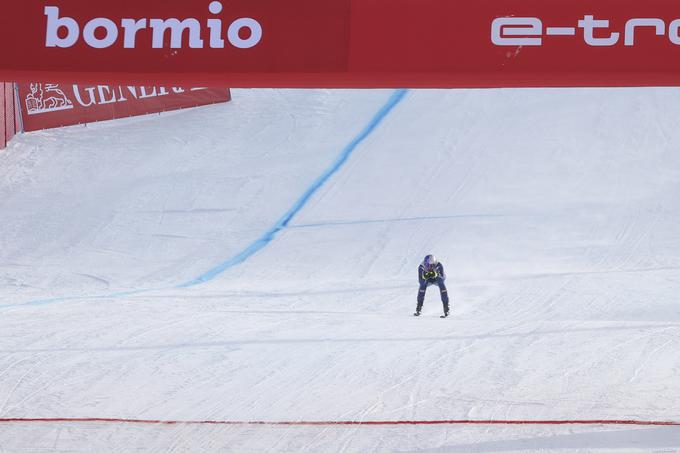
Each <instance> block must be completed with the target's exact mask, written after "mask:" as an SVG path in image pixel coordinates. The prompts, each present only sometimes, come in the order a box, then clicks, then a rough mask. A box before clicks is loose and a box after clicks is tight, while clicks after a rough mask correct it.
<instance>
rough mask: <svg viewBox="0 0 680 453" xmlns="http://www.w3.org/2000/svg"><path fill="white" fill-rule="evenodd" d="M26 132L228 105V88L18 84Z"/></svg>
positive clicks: (229, 96)
mask: <svg viewBox="0 0 680 453" xmlns="http://www.w3.org/2000/svg"><path fill="white" fill-rule="evenodd" d="M18 86H19V99H20V102H21V103H22V117H23V123H24V130H26V131H35V130H39V129H49V128H53V127H60V126H69V125H73V124H82V123H92V122H95V121H103V120H111V119H115V118H124V117H128V116H137V115H144V114H147V113H158V112H163V111H168V110H177V109H181V108H187V107H196V106H199V105H207V104H215V103H219V102H227V101H229V100H230V99H231V95H230V92H229V90H228V89H226V88H210V89H207V88H179V87H162V86H157V87H148V86H147V87H135V86H109V85H73V84H61V85H60V84H56V83H37V82H36V83H23V84H19V85H18Z"/></svg>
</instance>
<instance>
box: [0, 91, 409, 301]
mask: <svg viewBox="0 0 680 453" xmlns="http://www.w3.org/2000/svg"><path fill="white" fill-rule="evenodd" d="M407 93H408V90H405V89H401V90H396V91H395V92H394V93H392V95H391V96H390V98H389V99H388V100H387V102H386V103H385V105H383V106H382V107H381V108H380V110H378V112H377V113H376V114H375V115H374V116H373V118H372V119H371V120H370V122H369V123H368V124H367V125H366V126H365V127H364V129H363V130H362V131H361V132H360V133H359V134H358V135H357V136H356V137H354V139H352V141H351V142H350V143H349V144H348V145H347V146H345V148H343V150H342V152H341V153H340V155H339V156H338V157H337V158H336V160H335V161H334V162H333V163H332V164H331V166H330V167H328V168H327V169H326V170H325V171H324V172H323V173H322V174H321V176H319V177H318V178H317V179H316V180H315V181H314V182H313V183H312V185H311V186H310V187H309V188H308V189H307V190H306V191H305V192H304V193H303V194H302V196H300V198H298V200H297V201H296V202H295V203H294V204H293V206H292V207H291V208H290V209H289V210H288V211H287V212H286V213H285V214H284V215H283V217H281V218H280V219H279V221H278V222H276V224H275V225H274V226H273V227H272V228H271V229H270V230H269V231H267V232H266V233H264V234H263V235H262V236H261V237H260V238H259V239H257V240H256V241H255V242H253V243H252V244H250V245H249V246H248V247H246V248H245V249H244V250H243V251H241V252H239V253H238V254H237V255H235V256H233V257H231V258H230V259H229V260H227V261H225V262H223V263H221V264H219V265H217V266H215V267H214V268H212V269H210V270H209V271H208V272H206V273H204V274H202V275H200V276H199V277H197V278H195V279H193V280H191V281H188V282H186V283H183V284H181V285H177V286H174V287H169V288H152V289H138V290H129V291H122V292H116V293H110V294H100V295H95V296H61V297H53V298H49V299H37V300H31V301H27V302H23V303H17V304H7V305H0V309H2V308H11V307H21V306H24V307H25V306H31V305H45V304H51V303H57V302H67V301H77V300H92V299H114V298H119V297H125V296H132V295H137V294H143V293H149V292H153V291H163V290H164V289H173V288H189V287H191V286H196V285H200V284H202V283H206V282H209V281H210V280H213V279H214V278H215V277H217V276H218V275H220V274H221V273H223V272H224V271H226V270H227V269H229V268H231V267H233V266H236V265H238V264H241V263H243V262H244V261H246V260H247V259H248V258H250V257H251V256H253V255H254V254H255V253H257V252H258V251H260V250H261V249H263V248H264V247H266V246H267V245H268V244H269V243H270V242H271V241H273V240H274V238H275V237H276V235H277V233H279V232H280V231H281V230H283V229H284V228H287V227H288V226H289V223H290V222H291V220H293V218H294V217H295V216H296V215H297V214H298V213H299V212H300V211H301V210H302V208H303V207H304V206H305V205H306V204H307V202H308V201H309V200H310V199H311V198H312V196H314V194H315V193H316V192H317V191H318V190H319V189H320V188H321V187H322V186H323V185H324V184H325V183H326V182H327V181H328V180H329V179H330V178H331V177H332V176H333V175H334V174H335V173H337V171H338V170H340V168H341V167H342V166H343V165H344V164H345V162H347V159H349V157H350V156H351V155H352V153H353V152H354V150H355V149H356V148H357V147H358V146H359V145H360V144H361V143H362V142H363V141H364V140H366V138H368V137H369V136H370V135H371V134H372V133H373V131H374V130H375V129H376V128H377V127H378V126H379V125H380V123H382V122H383V120H384V119H385V118H386V117H387V115H389V113H390V112H391V111H392V109H394V108H395V107H396V106H397V105H398V104H399V103H400V102H401V101H402V100H403V99H404V97H405V96H406V94H407Z"/></svg>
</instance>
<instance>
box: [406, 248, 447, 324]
mask: <svg viewBox="0 0 680 453" xmlns="http://www.w3.org/2000/svg"><path fill="white" fill-rule="evenodd" d="M444 280H446V274H445V273H444V266H443V265H442V263H440V262H438V261H437V259H436V258H435V257H434V256H433V255H427V256H426V257H425V259H424V260H423V263H422V264H421V265H420V266H418V281H419V282H420V289H419V290H418V306H417V307H416V312H415V313H413V316H420V310H422V308H423V301H424V300H425V291H426V290H427V287H428V286H430V285H437V286H439V293H440V294H441V298H442V304H443V305H444V315H443V316H441V317H442V318H446V317H447V316H449V294H448V292H447V290H446V285H445V284H444Z"/></svg>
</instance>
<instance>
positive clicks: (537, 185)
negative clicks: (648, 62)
mask: <svg viewBox="0 0 680 453" xmlns="http://www.w3.org/2000/svg"><path fill="white" fill-rule="evenodd" d="M392 94H393V92H392V91H379V90H363V91H362V90H354V91H351V90H349V91H320V90H309V91H304V90H234V101H233V102H232V103H230V104H226V105H217V106H210V107H206V108H201V109H193V110H188V111H183V112H178V113H174V114H169V115H163V116H150V117H144V118H138V119H130V120H122V121H117V122H112V123H102V124H97V125H93V126H88V127H87V128H85V127H72V128H67V129H62V130H54V131H49V132H41V133H33V134H27V135H23V136H20V137H17V138H16V139H15V141H14V142H13V143H12V145H11V146H10V147H9V149H8V150H7V151H6V152H4V153H2V154H1V155H0V212H1V213H2V214H1V217H0V296H1V298H0V418H36V417H45V418H55V417H56V418H64V417H66V418H74V417H75V418H80V417H111V418H132V419H162V420H235V421H253V420H265V421H296V420H311V421H315V420H323V421H338V420H352V421H368V420H449V419H498V420H503V419H537V420H551V419H557V420H561V419H633V420H672V421H680V384H679V382H680V380H679V378H680V353H679V352H678V351H679V347H680V234H679V232H680V231H679V227H678V225H679V224H680V153H679V152H678V149H679V146H680V90H678V89H670V88H668V89H578V90H573V89H572V90H458V91H437V90H429V91H428V90H423V91H410V92H409V93H408V94H407V95H406V97H405V98H404V99H403V100H402V101H401V102H400V103H399V104H398V105H396V107H395V108H394V109H393V110H392V111H391V112H390V113H389V114H388V115H387V116H386V117H385V119H384V120H383V121H382V122H381V123H380V124H379V125H378V126H377V127H376V128H375V130H374V131H372V133H371V134H370V135H369V136H368V137H367V138H366V139H365V140H364V141H362V142H361V143H360V144H359V145H358V146H357V147H356V149H355V150H354V152H353V154H352V155H351V157H350V158H349V160H348V161H347V163H346V164H345V165H344V166H343V167H342V168H341V169H340V171H339V172H338V173H336V174H334V175H333V176H332V177H331V178H330V179H329V180H328V181H327V183H326V184H325V185H324V186H323V187H322V188H321V189H320V190H319V191H318V192H316V193H315V194H314V195H313V196H312V198H311V199H310V200H309V202H308V203H307V204H305V206H304V208H303V209H302V210H301V211H300V212H299V214H298V215H296V216H295V217H294V218H293V220H292V222H291V223H290V225H289V226H288V227H287V228H284V229H283V230H282V231H280V232H279V233H278V234H277V235H276V236H275V237H274V239H273V241H271V243H269V244H268V245H266V246H265V247H264V248H262V249H261V250H259V251H258V252H257V253H255V254H254V255H253V256H252V257H249V258H248V259H246V260H245V262H243V263H242V264H239V265H236V266H233V267H230V268H228V269H226V270H225V271H224V272H223V273H221V274H219V275H218V276H217V277H216V278H215V279H214V280H212V281H209V282H207V283H204V284H201V285H196V286H192V287H190V288H184V289H180V288H177V286H178V285H181V284H182V283H185V282H187V281H190V280H192V279H195V278H196V277H198V276H200V275H202V274H203V273H205V272H206V271H208V270H210V269H212V268H214V267H215V266H218V265H219V264H220V263H224V262H225V261H227V260H229V259H230V258H232V257H234V256H235V255H237V254H239V253H240V252H242V251H243V250H245V249H247V248H248V247H249V246H250V245H251V244H252V243H253V242H254V241H256V240H257V239H258V238H260V237H262V235H263V234H264V233H266V232H267V231H269V230H271V228H272V227H273V226H274V225H275V224H276V222H277V221H279V219H280V218H281V217H282V216H283V215H284V214H285V213H286V212H287V211H288V210H289V209H290V208H291V207H292V206H293V205H294V204H295V203H296V202H297V201H298V199H299V198H300V196H301V195H302V194H303V193H304V192H305V191H306V190H307V189H308V188H309V187H310V185H312V183H313V182H314V181H315V180H316V178H317V177H318V176H319V175H321V174H322V173H323V172H324V171H325V170H326V169H327V168H328V167H329V166H330V165H331V164H332V163H333V161H334V160H335V159H336V158H337V156H338V155H339V154H340V153H341V152H342V150H343V149H345V148H346V146H347V145H348V144H349V143H351V142H352V140H353V139H354V138H355V137H356V136H357V135H358V134H360V133H361V132H362V130H364V128H365V127H366V126H367V125H368V124H369V123H370V122H371V120H372V118H373V117H374V115H375V114H376V112H377V111H378V110H379V109H380V108H381V107H383V106H384V104H385V102H387V100H388V99H389V98H390V96H391V95H392ZM427 253H434V254H436V255H437V256H438V257H439V258H440V260H441V261H442V262H443V263H444V265H445V266H446V270H447V274H448V276H449V278H448V280H447V283H448V285H449V290H450V292H451V295H452V316H451V317H450V318H449V319H446V320H442V319H439V314H440V312H441V303H440V302H439V298H438V294H437V293H436V291H434V290H433V288H431V289H430V290H429V292H428V295H427V299H426V302H425V308H424V315H423V316H422V317H420V318H414V317H412V316H411V314H412V312H413V310H414V308H415V296H416V293H417V279H416V268H417V266H418V264H419V262H420V260H422V258H423V256H424V255H425V254H427ZM435 289H436V288H435ZM138 291H140V292H138ZM534 450H539V451H597V452H605V451H606V452H613V451H645V452H649V451H659V452H660V451H663V452H671V451H680V427H677V426H676V427H633V426H601V425H586V426H571V425H569V426H449V425H445V426H377V427H376V426H323V427H299V426H298V427H282V426H219V425H216V426H209V425H208V426H207V425H176V426H158V425H128V424H109V423H39V424H31V423H0V452H4V451H7V452H23V451H31V452H34V451H58V452H66V451H164V452H165V451H234V452H246V451H258V452H259V451H277V452H278V451H309V452H321V451H323V452H326V451H344V452H367V451H381V452H382V451H400V452H401V451H404V452H407V451H409V452H410V451H428V452H450V451H451V452H468V451H534Z"/></svg>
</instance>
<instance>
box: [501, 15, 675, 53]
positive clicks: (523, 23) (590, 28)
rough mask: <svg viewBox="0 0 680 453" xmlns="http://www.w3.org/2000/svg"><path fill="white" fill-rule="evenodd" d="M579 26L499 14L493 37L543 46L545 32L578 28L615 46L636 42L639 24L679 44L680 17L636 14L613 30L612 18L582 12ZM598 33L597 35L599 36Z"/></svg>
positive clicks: (596, 41)
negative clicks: (550, 24) (551, 24)
mask: <svg viewBox="0 0 680 453" xmlns="http://www.w3.org/2000/svg"><path fill="white" fill-rule="evenodd" d="M577 25H578V26H577V27H544V26H543V21H541V19H539V18H537V17H499V18H497V19H495V20H494V21H493V22H492V24H491V41H492V42H493V43H494V44H495V45H497V46H542V45H543V38H544V37H545V36H576V29H577V28H580V29H582V30H583V40H584V41H585V43H586V44H587V45H589V46H598V47H601V46H614V45H616V44H617V43H619V42H620V41H621V34H623V44H624V45H626V46H634V45H635V33H636V31H637V30H639V29H640V28H651V29H652V30H653V31H654V33H656V35H657V36H664V35H665V34H666V32H668V39H669V40H670V42H671V43H673V44H676V45H680V19H676V20H674V21H672V22H671V23H670V24H668V27H666V22H665V21H664V20H663V19H658V18H633V19H630V20H628V21H627V22H626V25H625V27H624V29H623V30H622V31H613V30H612V29H611V28H610V26H609V20H606V19H595V16H589V15H586V16H583V19H581V20H579V21H578V23H577ZM596 35H597V36H596Z"/></svg>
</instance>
